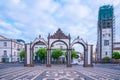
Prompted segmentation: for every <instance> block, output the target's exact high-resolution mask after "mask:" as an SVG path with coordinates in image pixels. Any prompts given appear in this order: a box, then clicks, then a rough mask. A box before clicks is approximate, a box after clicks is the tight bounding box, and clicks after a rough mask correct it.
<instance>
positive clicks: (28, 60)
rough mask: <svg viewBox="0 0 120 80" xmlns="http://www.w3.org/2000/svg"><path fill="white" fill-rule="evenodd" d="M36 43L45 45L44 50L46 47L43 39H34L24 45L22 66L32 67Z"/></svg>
mask: <svg viewBox="0 0 120 80" xmlns="http://www.w3.org/2000/svg"><path fill="white" fill-rule="evenodd" d="M38 43H42V44H44V45H46V48H47V47H48V45H47V42H46V41H45V40H44V38H41V37H39V38H36V39H35V40H34V41H33V42H31V43H28V44H25V63H24V66H30V67H32V66H34V62H33V57H34V54H33V53H34V52H33V50H34V46H35V45H36V44H38Z"/></svg>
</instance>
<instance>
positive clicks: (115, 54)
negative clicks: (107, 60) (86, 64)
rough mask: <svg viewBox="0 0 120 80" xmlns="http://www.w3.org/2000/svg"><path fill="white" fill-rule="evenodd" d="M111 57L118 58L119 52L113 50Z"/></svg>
mask: <svg viewBox="0 0 120 80" xmlns="http://www.w3.org/2000/svg"><path fill="white" fill-rule="evenodd" d="M112 58H114V59H120V53H119V52H113V54H112Z"/></svg>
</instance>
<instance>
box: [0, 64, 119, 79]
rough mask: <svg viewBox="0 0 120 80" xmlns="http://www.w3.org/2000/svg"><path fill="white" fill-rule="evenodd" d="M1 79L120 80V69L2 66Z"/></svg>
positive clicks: (0, 69) (62, 66)
mask: <svg viewBox="0 0 120 80" xmlns="http://www.w3.org/2000/svg"><path fill="white" fill-rule="evenodd" d="M103 66H104V65H103ZM117 67H120V66H117ZM0 80H120V70H119V69H110V68H104V67H87V68H84V67H82V66H79V65H74V66H73V67H71V68H67V67H66V66H65V65H52V67H46V66H45V65H42V66H40V65H37V66H35V67H23V66H15V67H9V66H8V67H7V68H0Z"/></svg>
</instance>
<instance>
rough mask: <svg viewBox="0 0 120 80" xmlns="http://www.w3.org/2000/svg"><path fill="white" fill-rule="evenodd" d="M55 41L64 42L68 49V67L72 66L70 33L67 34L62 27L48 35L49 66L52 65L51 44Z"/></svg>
mask: <svg viewBox="0 0 120 80" xmlns="http://www.w3.org/2000/svg"><path fill="white" fill-rule="evenodd" d="M55 42H63V43H64V44H65V45H66V47H67V50H68V59H67V60H68V61H67V67H71V66H72V65H71V52H70V49H69V48H70V47H69V46H70V35H68V36H66V35H65V34H64V33H63V32H62V31H61V29H58V30H57V31H56V33H55V34H53V35H50V34H49V36H48V52H47V65H46V66H47V67H51V46H52V45H53V44H54V43H55Z"/></svg>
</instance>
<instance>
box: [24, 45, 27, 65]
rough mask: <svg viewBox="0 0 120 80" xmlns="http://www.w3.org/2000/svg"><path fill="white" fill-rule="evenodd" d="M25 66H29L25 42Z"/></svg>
mask: <svg viewBox="0 0 120 80" xmlns="http://www.w3.org/2000/svg"><path fill="white" fill-rule="evenodd" d="M24 66H27V44H25V62H24Z"/></svg>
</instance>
